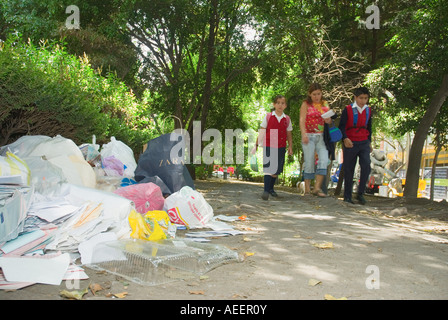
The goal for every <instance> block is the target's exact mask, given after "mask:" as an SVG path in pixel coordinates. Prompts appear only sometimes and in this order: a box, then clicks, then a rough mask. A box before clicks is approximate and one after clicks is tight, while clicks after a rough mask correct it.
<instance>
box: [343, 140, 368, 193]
mask: <svg viewBox="0 0 448 320" xmlns="http://www.w3.org/2000/svg"><path fill="white" fill-rule="evenodd" d="M357 158H359V166H360V168H361V174H360V179H359V185H358V192H357V193H358V194H364V192H365V190H366V184H367V180H368V179H369V175H370V141H369V140H365V141H353V148H345V147H344V199H351V198H352V190H353V175H354V173H355V166H356V160H357Z"/></svg>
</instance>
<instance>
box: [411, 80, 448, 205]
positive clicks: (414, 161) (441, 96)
mask: <svg viewBox="0 0 448 320" xmlns="http://www.w3.org/2000/svg"><path fill="white" fill-rule="evenodd" d="M447 96H448V74H445V75H444V76H443V81H442V85H441V86H440V88H439V90H438V91H437V93H436V94H435V95H434V97H433V98H432V100H431V103H430V104H429V107H428V109H427V110H426V113H425V115H424V116H423V119H422V121H421V122H420V124H419V126H418V128H417V131H416V132H415V137H414V140H413V141H412V146H411V149H410V151H409V162H408V169H407V171H406V185H405V189H404V194H403V195H404V197H406V198H417V192H418V182H419V177H420V176H419V173H420V163H421V160H422V150H423V146H424V144H425V140H426V137H427V135H428V131H429V128H430V127H431V125H432V124H433V122H434V119H435V118H436V116H437V113H438V112H439V110H440V108H441V107H442V105H443V103H444V102H445V100H446V98H447Z"/></svg>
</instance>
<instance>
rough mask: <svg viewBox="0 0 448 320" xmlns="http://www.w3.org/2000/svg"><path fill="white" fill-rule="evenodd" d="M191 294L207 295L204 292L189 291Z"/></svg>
mask: <svg viewBox="0 0 448 320" xmlns="http://www.w3.org/2000/svg"><path fill="white" fill-rule="evenodd" d="M188 293H189V294H205V292H204V290H196V291H193V290H192V291H188Z"/></svg>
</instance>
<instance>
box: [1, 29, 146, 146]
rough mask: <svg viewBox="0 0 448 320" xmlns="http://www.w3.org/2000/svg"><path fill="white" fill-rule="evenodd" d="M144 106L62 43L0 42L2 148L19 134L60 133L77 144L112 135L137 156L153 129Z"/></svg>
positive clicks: (109, 77)
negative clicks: (65, 47)
mask: <svg viewBox="0 0 448 320" xmlns="http://www.w3.org/2000/svg"><path fill="white" fill-rule="evenodd" d="M147 112H148V111H147V110H146V108H145V106H144V104H143V103H142V102H141V101H139V100H138V99H137V98H136V97H135V96H134V94H133V93H132V91H131V90H129V88H127V87H126V85H124V83H122V82H120V81H118V80H117V78H116V77H115V76H114V75H113V74H109V75H108V76H107V77H102V76H100V75H99V74H98V73H97V72H96V71H95V70H93V69H92V68H91V67H90V65H89V61H88V57H86V56H84V57H81V58H79V57H76V56H73V55H70V54H68V53H67V52H66V51H65V50H64V47H63V46H62V45H61V44H58V43H54V44H48V43H41V45H40V46H39V47H37V46H34V45H32V44H31V43H24V42H23V41H21V40H20V39H19V38H17V37H10V38H8V40H7V41H6V42H4V43H2V44H0V128H1V131H0V132H1V138H0V145H4V144H7V143H10V142H12V141H14V140H16V139H18V138H19V137H20V136H22V135H26V134H30V135H47V136H54V135H56V134H60V135H62V136H63V137H65V138H69V139H72V140H73V141H74V142H75V143H77V144H81V143H84V142H89V141H91V137H92V135H93V134H95V135H96V137H97V142H98V143H105V142H108V141H109V138H110V136H115V137H116V138H117V139H118V140H121V141H123V142H124V143H126V144H127V145H129V146H130V147H131V148H132V149H133V150H134V152H135V153H138V152H139V151H140V150H141V147H142V145H143V144H144V143H146V142H147V141H148V140H149V139H150V138H151V137H153V136H154V131H153V129H152V126H151V119H150V118H149V117H148V116H147Z"/></svg>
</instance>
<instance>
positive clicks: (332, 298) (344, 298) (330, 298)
mask: <svg viewBox="0 0 448 320" xmlns="http://www.w3.org/2000/svg"><path fill="white" fill-rule="evenodd" d="M324 298H325V300H347V298H346V297H342V298H335V297H333V296H332V295H331V294H325V296H324Z"/></svg>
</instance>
